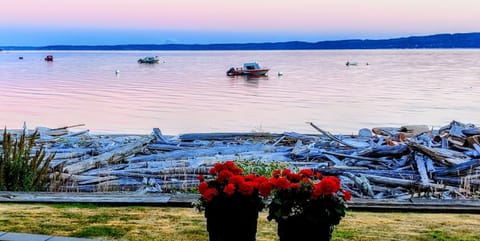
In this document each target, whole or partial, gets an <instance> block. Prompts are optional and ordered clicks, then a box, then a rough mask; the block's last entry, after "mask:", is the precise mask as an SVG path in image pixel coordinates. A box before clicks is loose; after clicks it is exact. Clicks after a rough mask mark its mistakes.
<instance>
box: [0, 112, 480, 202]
mask: <svg viewBox="0 0 480 241" xmlns="http://www.w3.org/2000/svg"><path fill="white" fill-rule="evenodd" d="M309 124H310V125H311V126H312V128H313V129H314V130H316V131H318V134H299V133H293V132H289V133H282V134H271V133H197V134H195V133H193V134H182V135H178V136H164V135H162V133H161V132H160V130H159V129H158V128H154V129H153V133H152V134H151V135H143V136H142V135H93V134H90V133H89V131H88V130H86V131H78V132H72V131H69V128H71V127H72V126H70V127H62V128H56V129H49V128H37V129H38V130H39V131H40V137H39V139H38V140H37V141H36V143H37V144H38V145H43V146H44V147H45V148H46V150H47V152H48V153H56V154H55V159H54V160H53V161H52V162H51V164H50V172H51V177H52V184H51V190H52V191H79V192H92V191H137V192H171V191H175V190H185V189H189V188H191V187H193V186H195V185H197V184H198V182H197V176H198V174H200V173H202V174H207V173H208V170H209V169H210V167H211V166H212V165H213V164H214V163H216V162H219V161H226V160H239V161H261V162H265V163H268V162H278V161H281V162H286V163H289V164H290V166H291V167H292V168H311V169H316V170H319V171H321V172H322V173H323V174H324V175H336V176H339V177H340V178H341V179H342V184H343V188H345V189H348V190H350V191H351V192H352V194H353V196H354V197H362V198H382V199H384V198H391V199H398V200H403V199H409V198H411V197H413V196H415V197H417V196H420V197H428V198H435V199H476V198H478V196H479V195H480V191H479V188H480V168H479V167H478V166H480V128H477V127H476V126H475V125H473V124H463V123H460V122H457V121H452V122H451V123H449V124H448V125H446V126H444V127H442V128H440V129H438V130H434V129H430V128H429V127H428V126H424V125H416V126H403V127H398V128H394V127H385V128H382V127H377V128H373V129H371V130H370V129H361V130H359V133H358V135H333V134H331V133H329V132H328V131H325V130H322V129H321V128H319V127H318V126H316V125H315V124H313V123H309ZM75 127H78V126H75ZM20 131H27V130H17V132H20ZM9 132H11V133H15V131H14V130H10V131H9ZM28 132H29V133H30V132H33V131H32V130H30V131H28ZM0 141H1V140H0Z"/></svg>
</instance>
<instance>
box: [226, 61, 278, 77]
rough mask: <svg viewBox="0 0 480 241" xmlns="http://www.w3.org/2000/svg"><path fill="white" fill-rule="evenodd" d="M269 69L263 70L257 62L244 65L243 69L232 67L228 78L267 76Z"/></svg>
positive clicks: (228, 72)
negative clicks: (236, 76)
mask: <svg viewBox="0 0 480 241" xmlns="http://www.w3.org/2000/svg"><path fill="white" fill-rule="evenodd" d="M268 71H269V69H266V68H262V67H260V65H259V64H258V63H257V62H251V63H244V64H243V67H242V68H234V67H231V68H230V69H229V70H228V71H227V75H228V76H235V75H251V76H262V75H267V73H268Z"/></svg>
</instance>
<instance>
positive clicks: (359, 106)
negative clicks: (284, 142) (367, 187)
mask: <svg viewBox="0 0 480 241" xmlns="http://www.w3.org/2000/svg"><path fill="white" fill-rule="evenodd" d="M47 54H52V55H54V58H55V59H54V62H53V63H47V62H45V61H43V58H44V57H45V55H47ZM147 55H158V56H160V57H161V58H162V60H163V61H164V62H163V61H161V63H159V64H156V65H141V64H137V62H136V60H137V59H139V58H141V57H144V56H147ZM19 56H23V58H24V59H23V60H19V59H18V57H19ZM250 61H258V62H259V63H260V64H262V65H263V66H266V67H269V68H270V69H271V70H270V74H269V77H266V78H259V79H245V78H243V77H234V78H231V77H227V76H226V75H225V71H226V70H227V69H228V68H229V67H231V66H240V65H241V64H242V63H243V62H250ZM346 61H354V62H358V65H357V66H350V67H347V66H345V62H346ZM162 62H163V63H162ZM366 63H369V65H366ZM116 70H119V71H120V73H119V74H118V75H116V74H115V71H116ZM279 72H282V73H283V76H278V74H277V73H279ZM0 87H1V90H2V94H1V95H0V103H1V104H0V124H1V125H2V126H4V125H6V126H7V128H21V127H22V125H23V122H24V121H26V122H27V125H28V126H29V127H35V126H47V127H60V126H63V125H72V124H80V123H83V124H86V127H85V128H87V129H90V130H91V131H92V132H94V133H140V134H147V133H150V132H151V130H152V128H153V127H158V128H160V129H161V130H162V132H164V133H166V134H178V133H187V132H214V131H270V132H284V131H296V132H302V133H315V130H313V129H312V128H311V127H310V126H309V125H307V124H306V123H305V122H314V123H315V124H317V125H318V126H320V127H322V128H324V129H326V130H328V131H330V132H332V133H346V134H347V133H353V132H356V131H357V130H358V129H360V128H363V127H367V128H372V127H376V126H400V125H404V124H427V125H429V126H433V127H438V126H443V125H445V124H448V123H449V122H450V121H451V120H459V121H463V122H470V123H475V124H478V123H480V102H479V100H480V96H479V94H480V50H374V51H371V50H358V51H201V52H189V51H183V52H182V51H179V52H176V51H174V52H170V51H167V52H162V51H152V52H135V51H125V52H122V51H108V52H96V51H91V52H86V51H59V52H40V51H32V52H14V51H8V52H7V51H3V52H0Z"/></svg>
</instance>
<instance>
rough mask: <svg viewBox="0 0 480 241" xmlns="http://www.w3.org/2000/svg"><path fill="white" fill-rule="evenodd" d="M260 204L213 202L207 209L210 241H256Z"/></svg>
mask: <svg viewBox="0 0 480 241" xmlns="http://www.w3.org/2000/svg"><path fill="white" fill-rule="evenodd" d="M258 211H259V206H258V204H253V203H249V202H241V201H237V200H227V201H225V200H224V201H221V202H212V203H211V204H209V205H207V207H206V209H205V218H206V219H207V231H208V235H209V240H210V241H255V240H256V235H257V219H258Z"/></svg>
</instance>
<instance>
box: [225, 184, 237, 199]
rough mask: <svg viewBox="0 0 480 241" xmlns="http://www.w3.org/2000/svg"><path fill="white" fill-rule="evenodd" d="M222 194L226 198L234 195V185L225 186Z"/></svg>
mask: <svg viewBox="0 0 480 241" xmlns="http://www.w3.org/2000/svg"><path fill="white" fill-rule="evenodd" d="M223 192H224V193H225V194H227V195H228V196H232V195H233V194H234V193H235V185H233V184H231V183H230V184H228V185H226V186H225V188H224V189H223Z"/></svg>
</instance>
